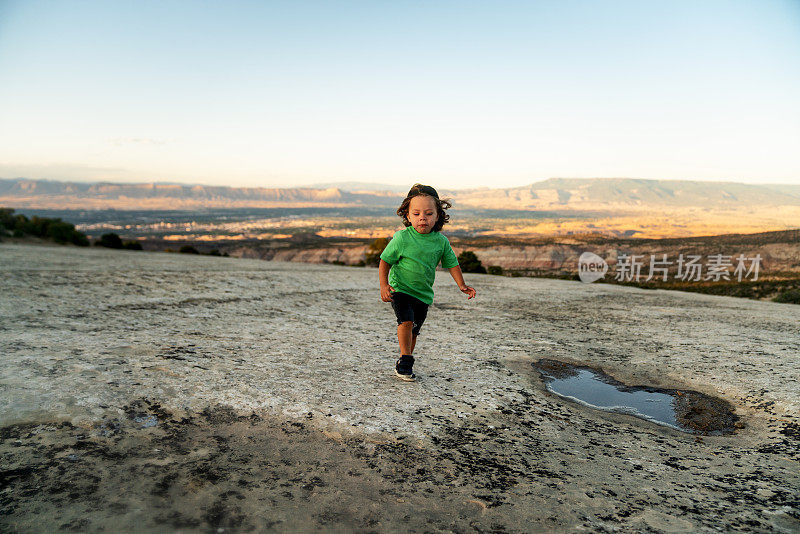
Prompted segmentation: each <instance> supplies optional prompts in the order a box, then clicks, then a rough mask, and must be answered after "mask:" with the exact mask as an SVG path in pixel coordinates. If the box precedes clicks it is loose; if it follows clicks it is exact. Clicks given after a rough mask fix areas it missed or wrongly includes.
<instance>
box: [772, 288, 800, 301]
mask: <svg viewBox="0 0 800 534" xmlns="http://www.w3.org/2000/svg"><path fill="white" fill-rule="evenodd" d="M772 300H773V301H774V302H783V303H785V304H800V289H790V290H789V291H784V292H783V293H781V294H780V295H778V296H777V297H775V298H774V299H772Z"/></svg>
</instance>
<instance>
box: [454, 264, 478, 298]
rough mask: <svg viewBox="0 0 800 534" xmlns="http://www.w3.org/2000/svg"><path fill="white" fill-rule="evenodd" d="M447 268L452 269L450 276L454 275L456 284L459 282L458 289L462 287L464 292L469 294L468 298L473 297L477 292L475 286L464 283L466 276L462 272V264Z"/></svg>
mask: <svg viewBox="0 0 800 534" xmlns="http://www.w3.org/2000/svg"><path fill="white" fill-rule="evenodd" d="M447 270H448V271H450V276H452V277H453V280H455V281H456V284H458V289H460V290H461V292H462V293H465V294H466V295H468V296H467V300H469V299H471V298H473V297H474V296H475V295H476V294H477V293H476V292H475V290H474V289H473V288H471V287H469V286H468V285H467V284H465V283H464V276H463V275H462V274H461V267H460V266H458V265H456V266H455V267H450V268H449V269H447Z"/></svg>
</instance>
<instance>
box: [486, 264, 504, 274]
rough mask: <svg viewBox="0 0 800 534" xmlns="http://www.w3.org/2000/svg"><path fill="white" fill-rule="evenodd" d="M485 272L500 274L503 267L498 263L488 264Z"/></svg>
mask: <svg viewBox="0 0 800 534" xmlns="http://www.w3.org/2000/svg"><path fill="white" fill-rule="evenodd" d="M487 272H488V273H489V274H496V275H502V274H503V268H502V267H500V266H499V265H490V266H489V268H488V269H487Z"/></svg>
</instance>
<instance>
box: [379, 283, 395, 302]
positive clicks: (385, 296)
mask: <svg viewBox="0 0 800 534" xmlns="http://www.w3.org/2000/svg"><path fill="white" fill-rule="evenodd" d="M392 291H394V288H393V287H392V286H390V285H389V284H386V285H385V286H381V300H382V301H383V302H392Z"/></svg>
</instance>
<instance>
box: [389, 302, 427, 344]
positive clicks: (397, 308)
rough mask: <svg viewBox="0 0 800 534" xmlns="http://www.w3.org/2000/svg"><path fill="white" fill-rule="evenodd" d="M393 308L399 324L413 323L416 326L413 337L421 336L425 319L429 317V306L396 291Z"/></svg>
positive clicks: (412, 329)
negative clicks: (420, 331)
mask: <svg viewBox="0 0 800 534" xmlns="http://www.w3.org/2000/svg"><path fill="white" fill-rule="evenodd" d="M392 308H394V314H395V315H396V316H397V324H400V323H404V322H406V321H411V322H412V323H414V326H413V327H412V328H411V333H412V334H413V335H417V334H419V329H420V328H421V327H422V323H424V322H425V317H427V316H428V305H427V304H425V303H424V302H422V301H421V300H419V299H418V298H417V297H412V296H411V295H408V294H406V293H401V292H399V291H395V292H394V293H392Z"/></svg>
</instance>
